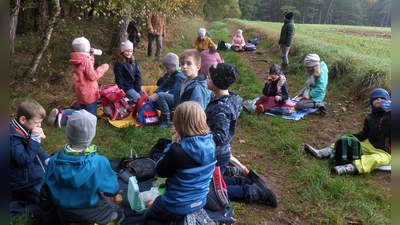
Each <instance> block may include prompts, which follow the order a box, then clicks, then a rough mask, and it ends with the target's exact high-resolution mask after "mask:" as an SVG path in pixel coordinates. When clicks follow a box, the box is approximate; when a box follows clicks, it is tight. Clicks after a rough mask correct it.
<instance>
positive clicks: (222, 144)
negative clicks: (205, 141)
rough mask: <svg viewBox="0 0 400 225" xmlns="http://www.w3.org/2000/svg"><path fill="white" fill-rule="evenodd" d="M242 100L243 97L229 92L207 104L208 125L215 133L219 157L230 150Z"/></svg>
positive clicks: (216, 150) (216, 149)
mask: <svg viewBox="0 0 400 225" xmlns="http://www.w3.org/2000/svg"><path fill="white" fill-rule="evenodd" d="M242 102H243V99H242V98H241V97H240V96H239V95H238V94H236V93H233V92H229V95H224V96H221V97H218V98H214V99H212V100H211V101H210V103H209V104H208V105H207V108H206V110H205V113H206V116H207V125H208V126H209V127H210V130H211V132H212V134H213V140H214V142H215V152H216V156H217V157H218V156H221V155H226V154H228V153H229V152H230V147H231V145H230V143H231V141H232V139H233V135H234V134H235V130H236V121H237V119H238V118H239V115H240V111H241V110H242Z"/></svg>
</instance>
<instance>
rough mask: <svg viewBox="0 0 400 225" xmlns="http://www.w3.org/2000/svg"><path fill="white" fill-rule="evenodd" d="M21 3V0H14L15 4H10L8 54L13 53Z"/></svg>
mask: <svg viewBox="0 0 400 225" xmlns="http://www.w3.org/2000/svg"><path fill="white" fill-rule="evenodd" d="M20 5H21V0H15V5H14V6H11V13H10V15H11V16H10V17H11V18H10V54H14V40H15V34H16V32H17V24H18V14H19V9H20Z"/></svg>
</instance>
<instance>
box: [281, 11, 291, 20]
mask: <svg viewBox="0 0 400 225" xmlns="http://www.w3.org/2000/svg"><path fill="white" fill-rule="evenodd" d="M283 16H285V18H286V19H287V20H291V19H292V18H293V12H292V10H286V12H285V13H284V14H283Z"/></svg>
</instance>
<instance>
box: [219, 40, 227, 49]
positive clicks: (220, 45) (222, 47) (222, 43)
mask: <svg viewBox="0 0 400 225" xmlns="http://www.w3.org/2000/svg"><path fill="white" fill-rule="evenodd" d="M217 50H223V51H225V50H228V46H227V45H226V42H225V41H218V44H217Z"/></svg>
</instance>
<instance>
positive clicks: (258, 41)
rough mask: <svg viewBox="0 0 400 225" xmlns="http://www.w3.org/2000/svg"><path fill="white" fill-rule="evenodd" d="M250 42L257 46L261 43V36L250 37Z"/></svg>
mask: <svg viewBox="0 0 400 225" xmlns="http://www.w3.org/2000/svg"><path fill="white" fill-rule="evenodd" d="M249 43H251V44H253V45H254V46H257V45H258V44H260V39H259V38H254V39H249Z"/></svg>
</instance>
